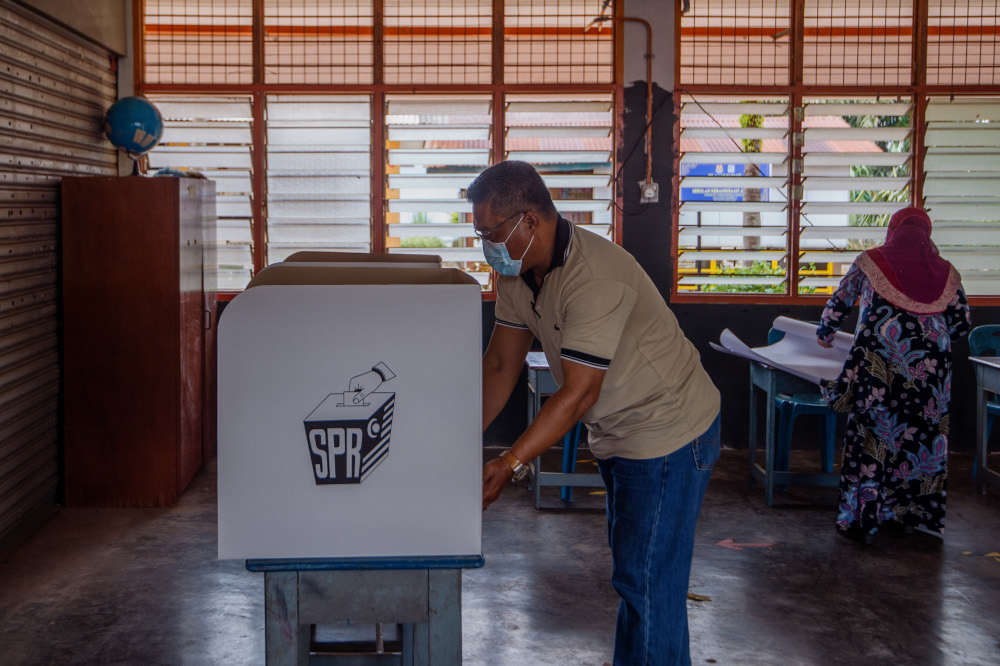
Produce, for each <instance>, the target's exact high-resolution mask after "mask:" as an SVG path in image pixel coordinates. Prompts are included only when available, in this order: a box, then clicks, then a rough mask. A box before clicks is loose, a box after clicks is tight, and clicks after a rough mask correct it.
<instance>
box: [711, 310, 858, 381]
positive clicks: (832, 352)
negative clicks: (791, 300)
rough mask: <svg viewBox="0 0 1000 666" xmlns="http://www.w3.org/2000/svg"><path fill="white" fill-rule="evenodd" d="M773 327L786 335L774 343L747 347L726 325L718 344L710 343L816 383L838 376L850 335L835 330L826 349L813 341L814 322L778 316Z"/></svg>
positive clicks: (730, 352) (851, 339)
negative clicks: (830, 343)
mask: <svg viewBox="0 0 1000 666" xmlns="http://www.w3.org/2000/svg"><path fill="white" fill-rule="evenodd" d="M772 326H773V327H774V328H775V329H777V330H779V331H782V332H784V334H785V336H784V337H783V338H782V339H781V340H779V341H778V342H776V343H774V344H773V345H767V346H764V347H749V346H748V345H747V344H745V343H744V342H743V341H742V340H740V339H739V338H738V337H736V334H735V333H733V332H732V331H730V330H729V329H728V328H727V329H725V330H723V331H722V334H721V335H720V336H719V344H716V343H714V342H712V343H709V344H711V346H712V348H713V349H715V350H717V351H721V352H725V353H727V354H733V355H734V356H742V357H744V358H749V359H751V360H754V361H759V362H761V363H766V364H767V365H770V366H772V367H775V368H778V369H779V370H783V371H785V372H787V373H789V374H792V375H795V376H796V377H801V378H802V379H805V380H807V381H810V382H814V383H817V384H818V383H820V382H821V381H825V380H830V379H836V378H837V377H838V376H840V371H841V370H842V369H843V367H844V361H845V360H846V359H847V355H848V354H849V353H850V350H851V346H852V345H853V343H854V338H853V337H852V336H850V335H849V334H847V333H841V332H838V333H837V334H836V335H835V336H834V339H833V346H832V347H830V348H829V349H828V348H826V347H821V346H819V344H818V343H817V342H816V325H815V324H810V323H808V322H804V321H799V320H798V319H791V318H789V317H778V318H777V319H775V320H774V323H773V324H772Z"/></svg>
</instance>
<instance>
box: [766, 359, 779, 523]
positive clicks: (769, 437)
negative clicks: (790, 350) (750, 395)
mask: <svg viewBox="0 0 1000 666" xmlns="http://www.w3.org/2000/svg"><path fill="white" fill-rule="evenodd" d="M775 392H776V391H775V373H774V372H773V371H772V372H769V373H768V375H767V390H766V391H765V395H764V410H765V416H764V423H765V428H764V499H765V501H766V502H767V505H768V506H771V505H772V504H773V503H774V443H775V439H776V436H777V433H776V432H775V431H776V430H777V428H776V427H775V423H774V421H775V419H774V412H775V410H774V394H775Z"/></svg>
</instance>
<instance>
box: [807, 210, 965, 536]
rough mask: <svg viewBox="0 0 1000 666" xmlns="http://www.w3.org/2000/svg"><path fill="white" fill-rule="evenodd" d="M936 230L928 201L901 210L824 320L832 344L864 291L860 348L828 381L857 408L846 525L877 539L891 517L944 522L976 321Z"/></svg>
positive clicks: (933, 527) (848, 462)
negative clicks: (964, 367)
mask: <svg viewBox="0 0 1000 666" xmlns="http://www.w3.org/2000/svg"><path fill="white" fill-rule="evenodd" d="M930 232H931V220H930V218H929V217H928V216H927V213H925V212H924V211H923V210H921V209H919V208H906V209H903V210H901V211H899V212H897V213H896V214H895V215H893V216H892V219H891V220H890V221H889V227H888V229H887V231H886V242H885V244H884V245H882V246H881V247H878V248H875V249H873V250H868V251H867V252H863V253H862V254H860V255H859V256H858V258H857V259H856V260H855V262H854V264H853V265H852V266H851V269H850V270H849V271H848V273H847V275H845V276H844V279H843V280H842V281H841V283H840V286H839V287H838V288H837V292H836V293H835V294H834V295H833V297H832V298H831V299H830V300H829V302H828V303H827V304H826V309H825V310H824V311H823V317H822V320H821V322H820V326H819V328H817V329H816V337H817V339H818V341H819V343H820V344H821V345H823V346H830V342H831V340H832V339H833V336H834V333H835V332H836V331H837V329H838V328H840V325H841V323H842V322H843V321H844V319H846V317H847V315H848V314H849V313H850V311H851V308H852V307H853V306H854V304H855V302H857V301H858V300H860V308H861V314H860V316H859V318H858V325H857V330H856V332H855V334H854V345H853V347H852V348H851V353H850V355H849V356H848V358H847V360H846V361H845V363H844V369H843V371H842V372H841V375H840V377H839V378H837V379H836V380H833V381H831V382H828V383H827V384H826V385H825V386H823V387H822V390H823V393H824V395H825V396H826V399H827V402H828V404H829V405H830V407H831V408H833V409H834V410H836V411H840V412H848V419H847V436H846V441H845V443H844V457H843V463H842V466H841V475H840V503H839V511H838V514H837V528H838V529H839V530H841V532H843V533H844V534H846V535H849V536H854V537H856V538H859V539H863V540H865V541H866V542H869V543H870V542H871V538H872V535H874V534H875V533H876V532H877V531H878V529H879V527H880V526H882V525H884V524H891V525H895V526H900V527H902V528H904V529H905V530H906V531H910V530H912V529H913V528H922V529H925V530H929V531H932V532H938V533H940V532H942V531H943V529H944V509H945V496H946V494H947V493H946V490H945V479H946V478H947V469H948V467H947V460H948V433H949V426H950V424H949V416H948V403H949V400H950V398H951V343H952V340H955V339H957V338H959V337H961V336H963V335H965V334H967V333H968V332H969V329H970V328H971V324H970V319H969V305H968V303H967V302H966V299H965V292H964V291H963V290H962V283H961V277H960V276H959V274H958V271H956V270H955V268H954V267H953V266H952V265H951V264H950V263H948V262H947V261H945V260H944V259H942V258H941V257H940V256H939V255H938V250H937V247H936V246H935V245H934V243H933V242H932V241H931V239H930Z"/></svg>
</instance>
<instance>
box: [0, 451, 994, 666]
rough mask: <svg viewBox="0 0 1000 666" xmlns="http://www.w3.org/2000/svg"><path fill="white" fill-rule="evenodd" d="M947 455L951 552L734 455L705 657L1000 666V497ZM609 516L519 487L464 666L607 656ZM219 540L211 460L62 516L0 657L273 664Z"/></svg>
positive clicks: (701, 565) (10, 595) (26, 585)
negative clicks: (765, 485) (975, 487)
mask: <svg viewBox="0 0 1000 666" xmlns="http://www.w3.org/2000/svg"><path fill="white" fill-rule="evenodd" d="M490 453H492V452H489V451H488V455H489V454H490ZM803 456H806V454H805V453H802V452H796V454H795V459H796V460H797V461H799V462H802V461H804V460H805V458H804V457H803ZM812 457H815V456H808V458H810V459H811V458H812ZM802 464H806V463H804V462H802ZM950 464H951V478H950V479H949V498H948V532H947V535H946V538H945V540H944V541H943V542H942V541H941V540H939V539H937V538H935V537H931V536H928V535H924V534H915V535H911V536H898V537H888V536H887V537H884V538H882V539H880V540H879V541H877V542H876V544H875V545H874V546H871V547H865V546H861V545H856V544H854V543H852V542H850V541H848V540H846V539H844V538H843V537H840V536H838V535H836V534H835V532H834V528H833V519H834V503H835V497H836V495H835V491H834V490H833V489H822V488H792V489H790V491H789V492H788V493H783V494H780V495H779V496H778V501H779V503H780V504H777V505H776V506H775V507H773V508H768V507H766V506H765V505H764V502H763V493H762V491H761V489H760V488H759V487H757V488H755V489H749V488H748V484H747V482H746V476H747V472H746V468H747V454H746V452H745V451H724V452H723V457H722V459H721V461H720V463H719V464H718V466H717V468H716V471H715V473H714V475H713V479H712V482H711V484H710V486H709V491H708V496H707V498H706V501H705V505H704V508H703V510H702V515H701V520H700V521H699V525H698V535H697V539H696V545H695V559H694V568H693V572H692V579H691V592H693V593H695V594H698V595H703V596H707V597H709V598H710V601H701V602H696V601H689V602H688V613H689V617H690V624H691V643H692V660H693V662H694V663H695V664H705V663H718V664H768V665H770V664H823V665H826V664H859V663H868V664H913V665H919V664H928V665H932V664H933V665H936V664H942V665H950V664H956V665H958V664H961V665H963V666H964V665H975V664H983V665H991V666H992V665H996V664H1000V555H998V554H997V552H998V551H1000V489H996V490H994V492H993V494H992V495H990V496H988V497H981V496H978V495H975V494H973V493H972V489H971V484H970V482H969V480H968V479H969V476H970V474H969V472H970V466H971V459H970V458H969V457H968V456H959V455H953V456H952V457H951V463H950ZM552 492H553V493H557V492H558V491H557V490H555V489H553V490H552ZM548 503H549V504H559V500H558V496H557V495H552V496H550V497H549V498H548ZM601 506H602V498H601V497H600V496H589V495H587V493H586V491H585V490H584V491H583V492H581V490H579V489H578V490H577V491H576V498H575V500H574V502H573V507H574V508H573V509H570V510H561V511H552V510H542V511H537V510H535V509H534V508H533V504H532V497H531V495H530V493H529V492H528V491H527V490H526V488H525V487H523V484H522V486H521V487H512V488H510V489H509V490H508V491H507V493H505V495H504V497H503V498H501V500H500V501H499V502H498V503H497V504H495V505H493V506H492V507H491V508H490V509H489V510H488V511H487V512H486V513H485V514H484V525H483V533H484V537H483V552H484V555H485V557H486V566H485V567H484V568H482V569H479V570H473V571H467V572H466V573H465V575H464V578H463V599H462V603H463V653H464V663H465V664H475V665H479V664H483V665H495V664H499V665H508V664H509V665H516V666H521V665H526V664H532V665H535V664H558V665H560V666H562V665H566V664H594V665H597V666H600V665H601V664H603V663H604V662H606V661H609V660H610V655H611V645H612V640H613V635H614V618H615V610H616V606H617V597H616V595H615V593H614V590H613V589H612V588H611V586H610V583H609V582H608V578H609V571H610V558H609V555H608V552H607V546H606V543H605V539H606V532H605V529H606V528H605V522H604V515H603V511H602V509H601ZM215 529H216V510H215V475H214V468H212V467H209V468H208V469H206V470H205V471H204V472H202V473H201V474H200V475H199V476H198V478H197V479H196V480H195V482H194V484H193V485H192V486H191V488H190V489H189V490H188V491H187V492H186V493H185V495H184V497H183V499H182V501H181V503H180V504H179V505H178V506H177V507H176V508H173V509H62V510H60V511H59V512H58V513H57V514H56V515H55V516H54V517H53V518H52V519H51V520H50V521H49V522H47V523H46V524H45V525H44V526H43V527H42V528H41V530H40V531H39V532H37V533H36V534H35V535H34V536H33V537H31V538H30V539H29V540H28V541H27V542H26V543H25V544H24V545H22V546H21V547H20V548H19V549H17V550H16V551H15V552H14V553H13V554H12V555H11V556H10V557H9V558H8V559H7V560H6V561H4V562H2V563H0V664H4V665H13V664H213V665H214V664H262V663H263V655H264V631H263V628H264V612H263V601H264V591H263V575H262V574H254V573H249V572H247V571H246V570H245V569H244V567H243V563H242V562H237V561H223V562H220V561H218V560H217V559H216V558H215ZM726 539H733V540H735V541H736V542H738V543H772V544H774V545H773V546H768V547H761V546H750V547H745V548H743V549H742V550H734V549H731V548H726V547H723V546H720V545H718V542H720V541H723V540H726Z"/></svg>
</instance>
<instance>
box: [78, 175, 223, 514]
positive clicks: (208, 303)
mask: <svg viewBox="0 0 1000 666" xmlns="http://www.w3.org/2000/svg"><path fill="white" fill-rule="evenodd" d="M214 225H215V185H214V183H213V182H211V181H207V180H200V179H189V178H150V177H122V178H64V179H63V182H62V271H63V272H62V285H63V293H62V303H63V386H64V401H63V404H64V441H65V447H64V461H65V465H64V468H65V489H66V503H67V504H68V505H70V506H170V505H173V504H176V502H177V499H178V497H179V496H180V494H181V492H182V491H183V490H184V488H185V487H186V486H187V485H188V483H189V482H190V481H191V478H192V477H193V476H194V474H195V472H197V471H198V469H199V468H200V467H201V465H202V462H203V461H204V459H205V457H206V451H207V453H208V455H211V454H212V453H213V451H214V429H213V428H212V425H211V424H213V423H214V418H215V416H214V410H215V406H214V397H215V393H214V390H206V385H207V386H209V387H210V388H211V387H212V386H213V385H214V384H213V376H214V367H215V350H214V330H212V329H213V328H214V326H215V316H214V310H215V294H214V293H213V291H212V290H211V289H208V288H206V287H207V285H206V284H205V275H206V271H205V262H206V256H207V255H206V253H205V251H204V249H205V247H206V242H205V241H206V239H208V238H210V237H211V236H213V235H214V229H215V226H214ZM206 430H207V432H208V434H210V435H212V436H211V437H206Z"/></svg>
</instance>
